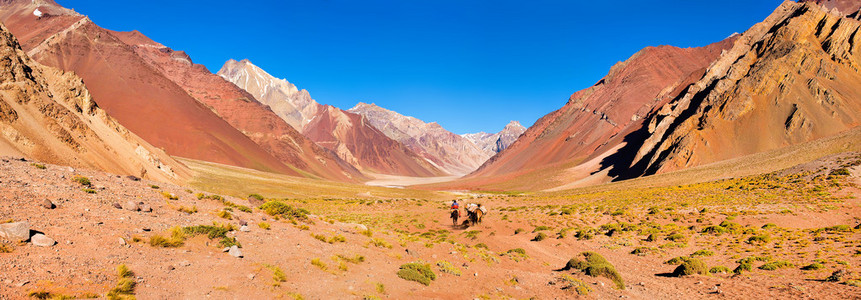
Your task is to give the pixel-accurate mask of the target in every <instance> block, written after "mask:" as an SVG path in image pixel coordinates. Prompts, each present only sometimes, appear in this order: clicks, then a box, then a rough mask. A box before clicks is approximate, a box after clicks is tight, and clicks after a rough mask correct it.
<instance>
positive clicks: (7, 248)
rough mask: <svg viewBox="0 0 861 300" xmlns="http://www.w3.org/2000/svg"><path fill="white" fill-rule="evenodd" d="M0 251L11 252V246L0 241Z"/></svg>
mask: <svg viewBox="0 0 861 300" xmlns="http://www.w3.org/2000/svg"><path fill="white" fill-rule="evenodd" d="M0 253H12V247H10V246H7V245H6V244H3V243H0Z"/></svg>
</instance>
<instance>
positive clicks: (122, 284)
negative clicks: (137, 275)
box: [107, 265, 136, 300]
mask: <svg viewBox="0 0 861 300" xmlns="http://www.w3.org/2000/svg"><path fill="white" fill-rule="evenodd" d="M117 277H119V280H118V281H117V285H116V286H115V287H114V288H113V289H111V290H110V291H109V292H108V294H107V297H108V299H111V300H114V299H134V294H135V285H136V282H135V280H134V273H133V272H132V271H131V270H129V268H128V267H127V266H126V265H119V266H117Z"/></svg>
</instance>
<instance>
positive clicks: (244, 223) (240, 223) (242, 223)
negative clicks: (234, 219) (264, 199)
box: [239, 220, 248, 226]
mask: <svg viewBox="0 0 861 300" xmlns="http://www.w3.org/2000/svg"><path fill="white" fill-rule="evenodd" d="M246 225H248V222H245V220H239V226H246Z"/></svg>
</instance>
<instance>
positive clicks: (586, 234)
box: [574, 230, 594, 240]
mask: <svg viewBox="0 0 861 300" xmlns="http://www.w3.org/2000/svg"><path fill="white" fill-rule="evenodd" d="M574 237H576V238H577V239H578V240H591V239H592V238H593V237H594V235H593V234H592V232H591V231H590V230H578V231H577V234H575V235H574Z"/></svg>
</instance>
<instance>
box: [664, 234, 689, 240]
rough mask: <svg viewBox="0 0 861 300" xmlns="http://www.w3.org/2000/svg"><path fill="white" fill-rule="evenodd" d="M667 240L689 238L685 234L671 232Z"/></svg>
mask: <svg viewBox="0 0 861 300" xmlns="http://www.w3.org/2000/svg"><path fill="white" fill-rule="evenodd" d="M667 240H670V241H673V242H684V241H685V240H687V238H686V237H685V235H684V234H681V233H673V234H670V235H668V236H667Z"/></svg>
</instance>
